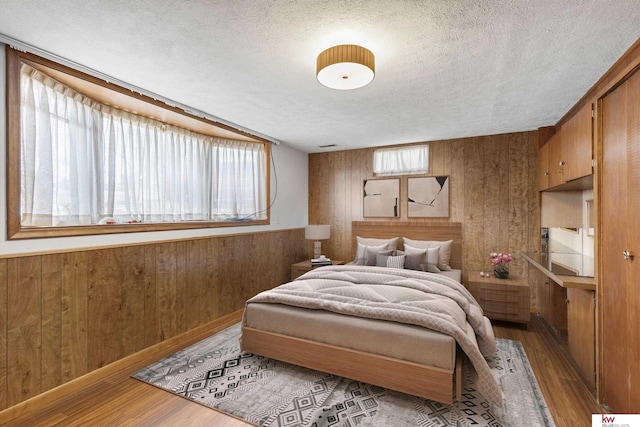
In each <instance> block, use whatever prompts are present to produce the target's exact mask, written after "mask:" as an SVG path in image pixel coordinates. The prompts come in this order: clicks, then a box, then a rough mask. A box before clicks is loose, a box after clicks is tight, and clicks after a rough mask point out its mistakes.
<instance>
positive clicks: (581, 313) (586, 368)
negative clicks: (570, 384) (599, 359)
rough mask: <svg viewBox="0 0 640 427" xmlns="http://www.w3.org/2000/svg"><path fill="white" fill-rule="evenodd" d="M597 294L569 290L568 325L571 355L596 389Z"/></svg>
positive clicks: (588, 381)
mask: <svg viewBox="0 0 640 427" xmlns="http://www.w3.org/2000/svg"><path fill="white" fill-rule="evenodd" d="M594 294H595V293H594V292H593V291H588V290H584V289H573V288H569V289H567V299H568V300H569V303H568V304H567V323H568V329H569V332H568V333H569V353H571V356H572V357H573V359H574V360H575V361H576V363H577V364H578V367H579V368H580V371H581V373H582V376H583V378H584V379H585V380H586V381H587V383H588V384H589V385H590V386H591V387H593V388H595V385H596V384H595V372H596V362H595V357H596V346H595V340H596V336H595V328H596V323H595V322H596V313H595V306H594V298H595V295H594Z"/></svg>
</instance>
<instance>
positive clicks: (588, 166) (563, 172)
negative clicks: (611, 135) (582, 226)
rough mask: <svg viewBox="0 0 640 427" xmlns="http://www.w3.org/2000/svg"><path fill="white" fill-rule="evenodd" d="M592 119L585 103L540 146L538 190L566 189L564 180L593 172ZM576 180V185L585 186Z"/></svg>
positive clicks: (589, 108)
mask: <svg viewBox="0 0 640 427" xmlns="http://www.w3.org/2000/svg"><path fill="white" fill-rule="evenodd" d="M592 121H593V119H592V114H591V104H587V105H585V106H584V107H582V109H581V110H580V111H578V113H577V114H575V115H574V116H573V117H571V119H569V120H568V121H567V122H566V123H564V124H563V125H562V127H561V128H560V130H559V131H557V132H556V133H555V134H554V135H553V136H552V137H551V138H550V139H549V141H547V143H546V144H545V145H544V146H542V147H541V148H540V150H539V151H538V190H540V191H543V190H547V189H555V188H557V189H565V187H566V185H565V184H567V183H569V182H571V181H575V180H577V179H578V178H583V177H587V176H591V175H592V174H593V165H592V164H593V163H592V159H593V143H592V141H593V123H592ZM545 174H546V175H545ZM579 184H580V185H579V186H578V188H582V187H583V186H584V184H583V183H579ZM591 185H592V184H591ZM587 186H588V184H587Z"/></svg>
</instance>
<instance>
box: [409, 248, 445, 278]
mask: <svg viewBox="0 0 640 427" xmlns="http://www.w3.org/2000/svg"><path fill="white" fill-rule="evenodd" d="M404 251H405V254H406V256H407V258H406V259H405V267H406V268H408V269H411V270H423V271H428V272H430V273H440V269H439V268H438V266H437V263H438V254H439V252H440V247H439V246H437V247H435V248H427V249H422V248H414V247H413V246H409V245H404Z"/></svg>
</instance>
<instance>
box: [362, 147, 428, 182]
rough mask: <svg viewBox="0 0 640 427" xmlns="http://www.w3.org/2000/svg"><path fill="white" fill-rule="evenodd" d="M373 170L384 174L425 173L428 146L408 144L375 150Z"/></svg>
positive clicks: (426, 170) (426, 169)
mask: <svg viewBox="0 0 640 427" xmlns="http://www.w3.org/2000/svg"><path fill="white" fill-rule="evenodd" d="M373 172H374V173H377V174H386V175H393V174H407V173H427V172H429V146H428V145H424V144H423V145H409V146H404V147H394V148H381V149H379V150H375V151H374V152H373Z"/></svg>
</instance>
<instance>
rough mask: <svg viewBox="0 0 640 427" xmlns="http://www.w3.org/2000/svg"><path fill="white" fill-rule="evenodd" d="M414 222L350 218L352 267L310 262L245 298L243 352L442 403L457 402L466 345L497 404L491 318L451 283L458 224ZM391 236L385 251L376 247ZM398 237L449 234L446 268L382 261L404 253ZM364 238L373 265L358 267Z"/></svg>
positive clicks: (457, 262)
mask: <svg viewBox="0 0 640 427" xmlns="http://www.w3.org/2000/svg"><path fill="white" fill-rule="evenodd" d="M414 224H415V223H397V222H394V223H380V222H354V223H353V224H352V233H353V236H354V238H353V253H354V254H356V256H355V258H354V260H353V261H352V262H351V263H350V265H344V266H331V267H322V268H319V269H315V270H313V271H311V272H309V273H306V274H304V275H303V276H301V277H299V278H298V279H296V280H295V281H293V282H290V283H287V284H284V285H282V286H279V287H277V288H275V289H274V290H271V291H265V292H262V293H260V294H259V295H256V296H255V297H253V298H251V299H250V300H249V301H247V304H246V307H245V312H244V315H243V327H242V339H241V346H242V349H243V351H246V352H251V353H256V354H261V355H264V356H267V357H271V358H274V359H277V360H282V361H285V362H289V363H293V364H297V365H300V366H305V367H308V368H312V369H316V370H319V371H323V372H328V373H332V374H335V375H339V376H343V377H346V378H351V379H354V380H358V381H363V382H367V383H370V384H376V385H379V386H382V387H386V388H389V389H392V390H397V391H400V392H403V393H408V394H412V395H416V396H420V397H424V398H428V399H431V400H436V401H439V402H443V403H452V402H453V401H454V400H460V395H461V390H462V387H461V380H462V375H461V369H462V362H461V360H462V357H463V354H465V353H466V354H467V357H468V358H469V360H470V362H471V365H472V366H473V367H474V368H475V371H476V372H477V374H478V378H479V379H480V386H479V387H482V388H483V389H484V390H481V391H483V393H484V394H485V396H486V397H487V398H488V399H489V400H490V401H492V402H494V403H496V404H501V401H502V399H501V393H500V391H499V387H498V386H497V383H495V380H493V377H492V376H491V374H490V372H488V366H486V361H484V358H483V356H484V355H486V354H492V352H493V351H495V339H494V338H493V332H492V330H491V325H490V323H489V321H488V319H486V317H484V316H483V315H482V311H481V309H480V308H479V305H477V303H475V300H473V297H471V296H470V294H469V293H468V292H467V291H466V289H464V287H462V285H460V283H459V278H460V277H461V271H460V266H461V264H462V262H461V260H462V255H461V252H462V232H461V225H460V224H459V223H436V224H421V226H419V227H418V226H416V225H414ZM366 236H369V237H366ZM400 236H402V237H400ZM409 236H410V237H409ZM396 237H400V238H399V239H398V240H397V242H396V243H397V244H396V246H395V247H394V248H393V250H392V251H391V252H392V253H391V254H389V252H388V248H386V250H384V251H383V250H381V248H380V247H378V246H382V245H377V243H380V241H385V240H386V241H388V240H389V239H393V238H396ZM427 239H429V240H427ZM405 241H409V242H411V243H413V244H415V245H418V246H419V245H420V243H424V242H427V241H442V242H450V257H449V260H448V264H449V265H450V267H451V270H452V271H447V272H446V273H444V274H443V272H442V271H441V272H440V273H430V272H424V271H416V270H408V269H397V268H389V267H387V266H386V265H380V262H383V261H384V262H388V257H392V258H395V257H397V256H399V255H398V254H402V255H406V254H408V253H409V252H408V250H412V247H410V245H407V244H406V243H405ZM362 242H365V243H368V244H369V247H377V253H376V261H377V265H372V264H371V263H369V265H361V261H362V259H360V258H359V256H358V255H362V254H363V253H365V252H364V251H363V249H362V246H363V245H362ZM423 246H424V245H423ZM426 246H429V245H428V244H427V245H426ZM365 251H366V249H365ZM397 251H401V252H399V253H398V252H397ZM381 253H382V255H380V254H381ZM370 255H371V254H370ZM385 257H387V259H386V260H385ZM367 259H369V260H371V257H368V258H367ZM406 259H408V258H406ZM426 259H427V258H425V260H426ZM359 264H360V265H359ZM435 265H438V264H437V263H436V264H435ZM431 268H435V267H434V266H431ZM420 269H426V264H425V265H422V264H421V265H420ZM451 275H453V276H454V277H457V278H458V280H457V281H456V280H453V279H451V278H449V277H448V276H451ZM389 281H391V282H389ZM369 282H372V283H369ZM452 301H453V302H452ZM452 313H453V314H452ZM460 313H462V314H460ZM407 319H409V320H407ZM443 319H445V320H446V321H443ZM447 322H450V323H451V324H449V323H447ZM425 348H428V349H429V350H428V351H425ZM462 350H463V351H462ZM483 364H484V365H485V366H483Z"/></svg>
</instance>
